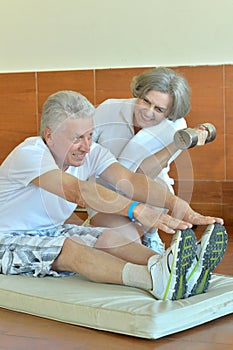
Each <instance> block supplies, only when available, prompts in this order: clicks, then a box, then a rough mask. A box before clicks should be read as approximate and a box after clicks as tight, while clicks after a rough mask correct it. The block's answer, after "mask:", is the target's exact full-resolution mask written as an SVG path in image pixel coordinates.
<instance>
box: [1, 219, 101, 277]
mask: <svg viewBox="0 0 233 350" xmlns="http://www.w3.org/2000/svg"><path fill="white" fill-rule="evenodd" d="M104 230H105V228H103V227H84V226H77V225H70V224H64V225H62V226H59V227H56V228H53V229H49V230H40V231H30V232H26V233H25V232H12V233H0V273H2V274H6V275H19V274H21V275H28V276H35V277H44V276H46V275H52V276H54V277H60V276H65V275H71V274H74V273H72V272H56V271H53V270H52V269H51V265H52V264H53V262H54V260H55V259H56V258H57V256H58V255H59V253H60V251H61V249H62V246H63V244H64V241H65V239H66V238H67V237H72V236H78V237H79V238H81V239H82V240H83V241H84V242H85V243H86V245H88V246H90V247H93V246H94V245H95V243H96V241H97V239H98V238H99V236H100V235H101V234H102V232H103V231H104Z"/></svg>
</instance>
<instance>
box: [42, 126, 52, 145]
mask: <svg viewBox="0 0 233 350" xmlns="http://www.w3.org/2000/svg"><path fill="white" fill-rule="evenodd" d="M44 140H45V142H46V143H51V142H52V131H51V130H50V129H49V128H44Z"/></svg>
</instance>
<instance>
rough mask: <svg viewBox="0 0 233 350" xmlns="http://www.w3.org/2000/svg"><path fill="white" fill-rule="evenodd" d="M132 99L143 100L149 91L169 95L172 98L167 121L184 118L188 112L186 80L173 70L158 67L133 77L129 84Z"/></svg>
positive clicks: (188, 94)
mask: <svg viewBox="0 0 233 350" xmlns="http://www.w3.org/2000/svg"><path fill="white" fill-rule="evenodd" d="M131 90H132V94H133V96H134V97H137V98H144V97H146V94H147V93H148V92H149V91H151V90H156V91H159V92H162V93H165V94H169V95H171V96H172V98H173V104H172V108H171V112H170V114H169V116H168V119H169V120H172V121H176V120H177V119H180V118H183V117H185V115H186V114H187V113H188V112H189V110H190V87H189V85H188V83H187V81H186V79H185V78H184V77H183V76H182V75H180V74H178V73H176V72H175V71H174V70H172V69H170V68H166V67H158V68H155V69H152V70H148V71H145V72H143V73H142V74H140V75H138V76H135V77H134V78H133V80H132V83H131Z"/></svg>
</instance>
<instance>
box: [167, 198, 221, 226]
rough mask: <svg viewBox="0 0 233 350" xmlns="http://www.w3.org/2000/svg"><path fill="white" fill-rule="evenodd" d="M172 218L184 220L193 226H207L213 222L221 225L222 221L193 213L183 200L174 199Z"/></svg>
mask: <svg viewBox="0 0 233 350" xmlns="http://www.w3.org/2000/svg"><path fill="white" fill-rule="evenodd" d="M171 215H172V217H175V218H177V219H180V220H185V221H187V222H189V223H190V224H193V225H209V224H213V223H214V222H217V223H219V224H220V225H223V223H224V221H223V219H222V218H218V217H213V216H205V215H202V214H199V213H197V212H196V211H194V210H193V209H192V208H191V207H190V205H189V204H188V203H187V202H185V201H184V200H183V199H181V198H179V197H176V201H175V205H174V207H173V210H172V213H171Z"/></svg>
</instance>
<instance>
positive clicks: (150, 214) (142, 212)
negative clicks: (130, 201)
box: [133, 203, 192, 233]
mask: <svg viewBox="0 0 233 350" xmlns="http://www.w3.org/2000/svg"><path fill="white" fill-rule="evenodd" d="M133 215H134V217H135V219H136V220H137V221H139V223H140V224H142V225H143V226H146V227H147V228H148V229H149V228H152V227H154V228H158V229H160V230H162V231H164V232H166V233H175V230H176V229H180V230H185V229H186V228H191V227H192V224H190V223H189V222H186V221H183V220H180V219H177V218H174V217H171V216H170V215H168V214H164V213H162V212H161V210H159V209H156V208H154V207H149V206H147V205H145V204H142V203H141V204H139V205H137V206H136V207H135V208H134V212H133Z"/></svg>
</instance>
